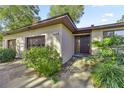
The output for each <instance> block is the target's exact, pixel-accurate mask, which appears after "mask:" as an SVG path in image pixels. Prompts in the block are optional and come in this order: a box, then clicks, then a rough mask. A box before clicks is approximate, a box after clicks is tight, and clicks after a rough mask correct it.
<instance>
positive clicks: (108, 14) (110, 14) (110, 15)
mask: <svg viewBox="0 0 124 93" xmlns="http://www.w3.org/2000/svg"><path fill="white" fill-rule="evenodd" d="M113 16H114V14H113V13H105V14H104V15H103V17H113Z"/></svg>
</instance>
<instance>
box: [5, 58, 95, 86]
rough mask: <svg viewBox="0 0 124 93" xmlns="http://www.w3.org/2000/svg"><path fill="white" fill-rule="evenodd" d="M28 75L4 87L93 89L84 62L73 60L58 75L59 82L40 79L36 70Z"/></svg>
mask: <svg viewBox="0 0 124 93" xmlns="http://www.w3.org/2000/svg"><path fill="white" fill-rule="evenodd" d="M25 72H26V74H23V75H21V76H20V77H18V78H15V79H13V80H11V81H9V82H8V83H7V84H6V86H4V87H9V88H10V87H12V88H92V87H93V86H92V83H91V80H90V67H89V66H85V65H84V64H83V61H82V60H71V62H70V64H68V65H66V66H64V67H63V69H62V71H61V72H60V73H59V74H58V75H57V77H58V79H59V81H58V82H56V83H55V82H54V81H53V80H51V79H48V78H45V77H38V76H37V74H36V73H35V72H34V70H30V69H28V70H25Z"/></svg>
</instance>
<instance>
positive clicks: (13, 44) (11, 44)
mask: <svg viewBox="0 0 124 93" xmlns="http://www.w3.org/2000/svg"><path fill="white" fill-rule="evenodd" d="M8 48H11V49H14V50H16V39H12V40H8Z"/></svg>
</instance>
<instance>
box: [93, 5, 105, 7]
mask: <svg viewBox="0 0 124 93" xmlns="http://www.w3.org/2000/svg"><path fill="white" fill-rule="evenodd" d="M101 6H104V5H92V7H101Z"/></svg>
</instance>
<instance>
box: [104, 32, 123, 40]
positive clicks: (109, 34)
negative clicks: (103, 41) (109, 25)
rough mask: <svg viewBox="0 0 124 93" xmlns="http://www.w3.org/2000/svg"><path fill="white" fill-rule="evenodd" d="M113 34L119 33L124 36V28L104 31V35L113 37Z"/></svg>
mask: <svg viewBox="0 0 124 93" xmlns="http://www.w3.org/2000/svg"><path fill="white" fill-rule="evenodd" d="M113 35H119V36H123V37H124V30H116V31H105V32H103V37H104V38H105V37H112V36H113Z"/></svg>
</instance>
